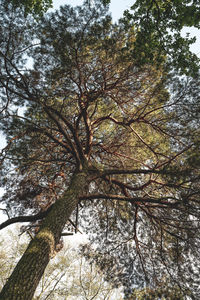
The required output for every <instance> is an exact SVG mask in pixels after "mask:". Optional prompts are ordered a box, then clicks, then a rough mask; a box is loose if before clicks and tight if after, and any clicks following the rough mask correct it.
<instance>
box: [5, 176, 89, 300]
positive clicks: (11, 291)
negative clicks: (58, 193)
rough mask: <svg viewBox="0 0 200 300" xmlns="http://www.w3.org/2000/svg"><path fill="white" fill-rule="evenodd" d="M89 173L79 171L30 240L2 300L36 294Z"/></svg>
mask: <svg viewBox="0 0 200 300" xmlns="http://www.w3.org/2000/svg"><path fill="white" fill-rule="evenodd" d="M87 185H88V183H87V173H86V172H83V171H82V172H79V173H75V174H74V175H73V177H72V180H71V183H70V186H69V188H68V189H67V191H66V192H65V193H64V194H63V196H62V197H61V198H60V199H59V200H58V201H56V203H55V204H54V205H53V207H52V210H51V211H50V212H49V214H48V215H47V217H46V218H45V220H44V221H43V223H42V225H41V228H40V231H39V232H38V234H37V235H36V236H35V238H34V239H33V240H32V241H31V242H30V244H29V246H28V248H27V250H26V251H25V253H24V254H23V256H22V257H21V259H20V261H19V262H18V264H17V266H16V267H15V269H14V271H13V273H12V274H11V276H10V278H9V279H8V281H7V283H6V284H5V286H4V287H3V289H2V291H1V293H0V299H1V300H30V299H32V298H33V295H34V292H35V290H36V288H37V286H38V283H39V281H40V279H41V277H42V275H43V273H44V271H45V268H46V266H47V264H48V262H49V260H50V258H51V255H52V254H53V252H54V251H55V246H56V244H57V243H58V241H59V239H60V236H61V233H62V230H63V228H64V226H65V224H66V222H67V220H68V219H69V217H70V215H71V214H72V212H73V211H74V209H75V208H76V206H77V203H78V197H79V196H80V194H81V193H82V191H83V189H85V188H86V187H87Z"/></svg>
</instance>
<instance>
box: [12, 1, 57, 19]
mask: <svg viewBox="0 0 200 300" xmlns="http://www.w3.org/2000/svg"><path fill="white" fill-rule="evenodd" d="M10 2H11V3H13V5H14V7H19V8H23V9H24V12H25V15H28V14H32V15H35V16H42V15H43V13H44V12H46V11H47V10H48V9H49V8H50V7H52V0H11V1H10Z"/></svg>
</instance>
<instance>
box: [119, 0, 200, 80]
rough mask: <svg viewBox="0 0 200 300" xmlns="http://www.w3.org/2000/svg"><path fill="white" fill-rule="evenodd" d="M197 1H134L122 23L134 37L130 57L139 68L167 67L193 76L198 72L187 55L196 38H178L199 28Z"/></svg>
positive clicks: (196, 64)
mask: <svg viewBox="0 0 200 300" xmlns="http://www.w3.org/2000/svg"><path fill="white" fill-rule="evenodd" d="M199 9H200V1H189V0H185V1H179V0H176V1H171V0H169V1H162V0H161V1H159V0H151V1H149V0H137V1H135V3H134V4H133V5H132V7H131V10H130V11H128V10H127V11H125V13H124V22H125V23H126V25H127V26H133V28H134V32H135V34H136V35H137V38H136V41H135V47H134V51H133V57H134V58H135V59H137V61H138V63H139V64H141V63H142V64H143V63H151V62H152V61H153V62H154V63H157V64H158V65H159V64H160V62H161V61H163V59H166V56H167V58H168V64H169V65H170V66H171V67H173V68H175V69H176V70H179V71H180V73H181V74H187V75H188V74H190V75H193V76H195V75H196V74H197V73H198V69H199V59H198V57H197V56H196V55H195V54H194V53H192V52H191V51H190V45H191V44H192V43H194V42H195V38H190V36H189V34H188V35H187V36H186V37H183V36H182V35H181V30H182V29H183V27H185V26H187V27H196V28H198V29H199V28H200V21H199V20H200V18H199Z"/></svg>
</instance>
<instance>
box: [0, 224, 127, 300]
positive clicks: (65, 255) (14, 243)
mask: <svg viewBox="0 0 200 300" xmlns="http://www.w3.org/2000/svg"><path fill="white" fill-rule="evenodd" d="M24 229H25V227H23V228H22V227H21V228H19V226H17V227H16V226H15V227H13V228H12V230H7V232H6V236H5V233H4V236H2V237H1V240H0V243H1V252H0V263H1V272H0V286H1V287H3V285H4V284H5V282H6V280H7V278H8V277H9V275H10V274H11V272H12V269H13V268H14V265H15V264H16V262H17V260H19V257H20V256H21V255H22V254H23V252H24V251H25V249H26V245H27V243H28V242H29V241H30V235H29V236H28V235H25V234H24V232H23V230H24ZM20 231H21V232H20ZM22 234H23V235H22ZM64 239H66V243H65V245H63V249H62V250H61V251H60V252H59V253H58V254H57V255H56V257H54V258H53V259H52V260H51V261H50V263H49V265H48V267H47V269H46V270H45V273H44V274H43V276H42V279H41V281H40V284H39V285H38V287H37V290H36V293H35V296H34V298H33V299H34V300H47V299H48V300H49V299H52V300H56V299H65V300H70V299H75V298H76V299H83V300H84V299H85V300H86V299H102V300H103V299H104V300H106V299H107V300H108V299H110V297H115V299H122V293H121V292H120V290H113V289H112V286H111V285H109V283H107V282H105V280H104V275H103V273H102V272H101V271H100V270H99V269H98V268H97V267H96V266H95V264H89V263H88V262H87V261H86V260H85V258H84V257H83V256H81V255H80V252H79V246H78V244H79V243H78V242H77V241H76V239H75V240H74V239H72V241H69V237H64ZM73 243H74V244H75V245H74V246H73ZM5 244H6V246H7V248H6V251H5V249H4V247H3V245H5ZM68 278H70V280H68Z"/></svg>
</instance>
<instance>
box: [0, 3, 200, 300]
mask: <svg viewBox="0 0 200 300" xmlns="http://www.w3.org/2000/svg"><path fill="white" fill-rule="evenodd" d="M1 19H2V20H4V33H3V34H2V49H1V52H0V59H1V65H2V68H1V70H0V72H1V73H0V84H1V95H2V97H1V99H2V108H1V112H2V119H1V128H2V130H3V131H4V132H5V134H6V135H7V140H8V145H7V146H6V148H5V149H4V150H3V151H2V156H1V157H2V160H1V161H2V171H1V173H2V179H1V181H2V185H3V186H4V187H5V188H6V189H7V193H5V195H4V197H3V201H4V202H5V203H6V205H7V210H8V211H9V212H10V214H14V215H16V214H19V213H20V214H23V215H21V216H19V217H14V218H11V219H8V220H7V221H6V222H4V223H3V224H1V226H0V229H3V228H4V227H6V226H7V225H9V224H12V223H15V222H27V221H30V222H36V223H32V226H34V227H33V234H34V235H35V237H34V238H33V239H32V240H31V242H30V244H29V246H28V248H27V250H26V251H25V253H24V254H23V256H22V258H21V259H20V261H19V262H18V264H17V266H16V267H15V269H14V271H13V273H12V275H11V276H10V278H9V279H8V281H7V283H6V284H5V286H4V288H3V290H2V292H1V294H0V297H1V299H2V300H4V299H6V300H9V299H12V300H15V299H32V297H33V295H34V292H35V289H36V287H37V285H38V283H39V281H40V279H41V277H42V275H43V273H44V271H45V268H46V266H47V265H48V263H49V261H50V258H51V257H52V256H53V255H55V252H56V247H57V246H58V245H59V241H60V238H61V234H62V232H63V230H64V228H65V226H66V224H67V223H68V222H69V219H70V223H71V224H73V226H74V227H75V228H76V230H77V218H76V220H75V221H73V220H72V218H75V216H78V211H79V210H80V212H79V215H80V216H81V219H82V220H85V221H86V222H87V223H86V222H83V224H82V226H84V227H87V228H88V229H90V231H91V232H93V239H94V238H95V239H96V242H98V239H101V247H100V246H99V247H97V249H96V253H95V254H94V255H92V256H91V253H92V251H89V252H88V249H84V250H86V251H85V252H86V255H87V256H88V257H89V258H90V259H95V260H96V261H97V263H98V264H99V265H100V266H101V267H102V269H106V268H109V270H110V273H108V279H111V278H112V277H115V279H116V280H115V283H116V285H117V284H118V282H119V281H121V282H123V284H124V285H125V286H126V287H127V274H128V275H129V278H130V282H129V283H128V285H129V288H130V287H131V284H133V283H134V284H138V285H139V286H144V285H145V283H146V284H148V285H149V286H151V287H155V286H156V285H157V284H158V283H159V282H167V283H169V284H171V285H173V283H174V284H175V285H178V286H179V287H180V288H181V289H182V291H183V292H185V293H186V292H188V289H190V290H191V293H193V294H194V295H198V293H199V291H198V289H196V290H195V284H196V278H195V277H194V276H193V277H192V278H191V280H190V281H189V284H190V286H189V287H188V281H187V280H186V279H187V276H188V273H189V272H190V271H189V266H188V263H189V260H190V259H193V255H194V257H195V256H196V259H198V258H199V254H198V251H197V249H198V245H199V240H198V236H199V234H198V233H199V198H198V193H197V187H198V180H199V170H198V166H192V165H191V164H190V163H189V157H190V155H191V153H192V151H193V149H196V147H197V143H195V144H194V141H193V137H194V135H191V137H190V139H186V138H185V130H184V129H185V128H184V127H183V128H182V127H180V126H178V121H177V114H176V113H175V112H173V111H172V110H173V108H174V107H177V108H178V107H179V108H181V105H182V103H183V100H185V101H186V100H187V96H188V90H187V85H186V84H185V89H184V90H183V91H182V94H181V95H175V94H173V95H174V98H173V97H170V94H169V91H170V87H171V86H170V82H172V77H170V75H169V74H168V70H167V69H166V64H165V61H163V62H162V63H160V66H159V68H158V66H156V67H154V66H152V65H151V64H148V63H146V64H144V65H143V66H139V65H138V61H137V59H136V60H134V59H133V56H132V53H133V51H134V40H135V38H136V37H135V35H134V34H133V30H132V28H130V29H129V30H127V29H125V28H124V25H123V24H120V25H113V24H112V22H111V18H110V16H109V14H108V13H107V9H106V8H104V7H102V6H101V5H100V4H99V3H98V2H97V3H96V4H95V6H94V7H92V6H91V5H89V4H88V3H85V5H84V6H83V7H77V8H76V9H74V8H71V7H69V6H64V7H61V9H60V11H57V12H55V13H52V14H50V15H48V16H46V17H45V18H44V19H43V20H41V22H40V23H38V24H36V23H34V21H31V20H30V21H29V19H26V22H23V21H22V20H23V16H21V13H20V11H18V12H15V15H14V16H13V14H11V15H8V16H6V18H5V17H4V14H3V10H2V15H1ZM19 20H20V22H19ZM31 22H32V23H31ZM11 24H12V26H11ZM18 24H20V26H19V25H18ZM27 57H30V58H31V59H32V60H33V61H34V63H33V67H30V68H29V69H28V67H27V63H26V62H25V58H27ZM196 80H197V79H196ZM190 82H191V80H190ZM188 84H189V83H188ZM189 86H190V84H189ZM175 96H176V97H175ZM20 107H23V109H24V112H23V113H22V112H21V113H20V111H19V108H20ZM190 133H191V131H190ZM3 166H4V169H3ZM13 179H15V182H14V187H13ZM30 209H31V211H32V215H30ZM26 214H29V215H28V216H26ZM84 223H85V224H84ZM35 226H36V227H35ZM102 242H105V244H104V245H105V246H104V247H102ZM97 245H98V244H97ZM113 245H115V246H113ZM86 248H87V247H86ZM113 248H114V249H113ZM119 249H120V251H119ZM89 250H90V249H89ZM191 251H192V252H193V253H191ZM189 252H190V253H189ZM128 254H129V256H128ZM130 254H133V255H134V257H133V256H131V255H130ZM188 254H189V257H186V256H187V255H188ZM118 261H120V264H119V265H118V264H116V262H118ZM133 261H134V263H133ZM117 266H119V267H120V266H124V267H125V273H124V271H123V270H122V269H123V268H122V269H121V271H120V270H118V269H117ZM191 267H193V266H191ZM183 270H184V271H185V273H183ZM114 271H116V276H115V274H114ZM122 271H123V272H122ZM180 278H181V280H182V279H183V280H182V284H181V285H180ZM126 292H127V293H128V292H131V291H128V290H127V291H126Z"/></svg>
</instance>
